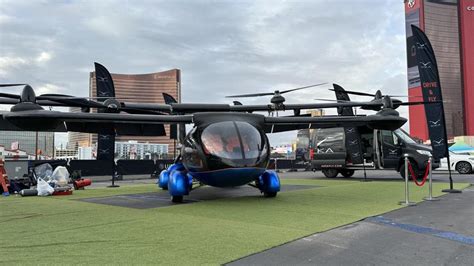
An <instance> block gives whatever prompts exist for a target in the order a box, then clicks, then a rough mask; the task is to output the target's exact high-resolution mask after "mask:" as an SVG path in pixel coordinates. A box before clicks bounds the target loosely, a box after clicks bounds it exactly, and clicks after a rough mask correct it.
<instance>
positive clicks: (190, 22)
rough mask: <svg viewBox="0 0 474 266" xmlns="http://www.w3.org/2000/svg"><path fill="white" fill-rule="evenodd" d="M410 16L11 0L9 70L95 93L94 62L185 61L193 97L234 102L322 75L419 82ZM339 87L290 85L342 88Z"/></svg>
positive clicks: (388, 8)
mask: <svg viewBox="0 0 474 266" xmlns="http://www.w3.org/2000/svg"><path fill="white" fill-rule="evenodd" d="M404 23H405V22H404V6H403V1H402V0H378V1H374V0H358V1H352V0H345V1H344V0H341V1H337V0H327V1H322V0H312V1H309V0H308V1H238V0H234V1H197V0H188V1H171V0H169V1H137V0H134V1H118V0H117V1H104V0H101V1H92V0H91V1H70V0H69V1H58V0H57V1H46V0H41V1H31V0H29V1H27V0H11V1H10V0H0V82H1V83H7V82H8V83H10V82H25V83H29V84H31V85H32V86H33V87H34V88H35V90H36V91H37V94H42V93H65V94H73V95H78V96H87V95H88V75H89V74H88V73H89V72H91V71H93V62H100V63H101V64H103V65H105V66H106V67H107V68H108V69H109V70H110V71H111V72H113V73H130V74H133V73H150V72H156V71H162V70H167V69H172V68H179V69H181V73H182V100H183V102H213V103H229V102H231V101H229V99H225V98H224V96H225V95H229V94H236V93H239V94H240V93H254V92H257V91H259V92H260V91H262V92H267V91H268V92H270V91H273V90H274V89H290V88H293V87H298V86H304V85H309V84H314V83H320V82H329V83H338V84H340V85H342V86H343V87H344V88H346V89H347V90H360V91H369V92H375V90H377V89H382V91H383V92H384V93H387V94H390V93H392V94H407V82H406V48H405V47H406V44H405V26H404V25H405V24H404ZM329 88H330V85H326V86H322V87H317V88H311V89H307V90H303V91H297V92H293V93H289V94H286V95H285V96H286V98H287V103H307V102H311V101H312V99H314V98H328V99H334V98H335V97H334V94H333V93H332V92H330V91H328V89H329ZM2 91H4V92H17V91H18V90H17V89H10V88H2ZM353 98H354V99H355V100H368V99H366V98H362V97H359V98H358V97H353ZM240 100H241V101H242V102H243V103H244V104H245V103H249V104H256V103H268V102H269V98H259V99H253V100H251V99H248V98H243V99H240ZM400 109H401V110H400V113H401V115H403V116H405V117H406V116H407V110H406V109H402V108H400ZM295 135H296V134H295V133H282V134H275V136H273V137H272V138H271V141H272V144H273V145H277V144H282V143H289V142H291V139H292V138H294V137H295ZM57 139H58V141H62V142H64V143H65V142H66V141H67V138H66V137H65V135H64V134H63V135H61V136H58V137H57Z"/></svg>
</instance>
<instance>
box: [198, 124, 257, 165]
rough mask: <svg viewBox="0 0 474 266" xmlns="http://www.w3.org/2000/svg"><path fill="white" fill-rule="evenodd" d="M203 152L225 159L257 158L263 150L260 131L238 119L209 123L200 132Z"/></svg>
mask: <svg viewBox="0 0 474 266" xmlns="http://www.w3.org/2000/svg"><path fill="white" fill-rule="evenodd" d="M201 140H202V144H203V147H204V152H205V153H207V154H212V155H215V156H218V157H221V158H225V159H258V158H260V157H261V156H262V153H263V152H264V151H265V150H264V147H263V146H264V145H263V144H264V141H263V139H262V135H261V134H260V132H259V131H258V130H257V129H256V128H255V127H254V126H252V125H250V124H249V123H246V122H240V121H226V122H219V123H215V124H211V125H210V126H208V127H206V128H205V129H204V131H203V132H202V134H201Z"/></svg>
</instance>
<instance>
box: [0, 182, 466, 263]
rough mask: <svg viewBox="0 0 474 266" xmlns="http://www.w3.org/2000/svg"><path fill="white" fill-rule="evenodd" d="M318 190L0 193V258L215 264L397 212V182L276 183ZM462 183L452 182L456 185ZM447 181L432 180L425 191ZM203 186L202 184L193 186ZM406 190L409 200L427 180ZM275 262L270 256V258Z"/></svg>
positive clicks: (418, 195)
mask: <svg viewBox="0 0 474 266" xmlns="http://www.w3.org/2000/svg"><path fill="white" fill-rule="evenodd" d="M282 183H283V184H301V185H318V186H323V187H318V188H312V189H305V190H298V191H290V192H285V193H279V194H278V196H277V197H276V198H263V197H260V196H252V197H241V198H227V199H221V200H213V201H203V202H199V203H193V204H182V205H175V206H171V207H163V208H153V209H131V208H125V207H114V206H108V205H101V204H94V203H87V202H82V201H77V200H74V199H78V198H89V197H99V196H100V197H102V196H111V195H118V194H135V193H145V192H153V191H157V188H156V185H134V186H122V187H120V188H117V189H108V188H103V189H88V190H84V191H74V195H72V196H63V197H25V198H21V197H18V196H10V197H7V198H1V199H0V224H1V234H0V262H2V263H7V264H168V265H169V264H173V265H176V264H180V265H181V264H192V265H195V264H222V263H226V262H229V261H232V260H235V259H238V258H240V257H243V256H246V255H250V254H253V253H256V252H259V251H262V250H265V249H268V248H271V247H274V246H277V245H281V244H283V243H286V242H288V241H291V240H294V239H297V238H301V237H304V236H307V235H311V234H314V233H316V232H321V231H325V230H329V229H331V228H335V227H338V226H341V225H344V224H348V223H352V222H355V221H358V220H361V219H363V218H365V217H368V216H373V215H378V214H381V213H385V212H388V211H391V210H394V209H398V208H400V207H401V206H399V205H398V204H397V203H398V201H400V200H403V199H404V194H403V193H404V186H403V183H402V182H376V181H374V182H368V183H364V182H359V181H350V180H308V179H305V180H296V179H295V180H293V179H292V180H283V181H282ZM466 186H467V185H466V184H456V188H464V187H466ZM446 187H447V184H439V183H436V184H434V191H435V195H441V193H440V190H441V189H442V188H446ZM201 189H206V188H201ZM410 189H411V200H413V201H420V200H421V198H422V197H423V196H426V195H427V186H425V187H424V188H421V189H420V188H418V187H415V186H414V185H413V184H412V185H411V187H410ZM275 263H277V262H275Z"/></svg>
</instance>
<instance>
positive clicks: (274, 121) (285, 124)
mask: <svg viewBox="0 0 474 266" xmlns="http://www.w3.org/2000/svg"><path fill="white" fill-rule="evenodd" d="M406 121H407V119H405V118H403V117H399V116H395V115H386V116H382V115H369V116H352V117H351V116H347V117H344V116H326V117H265V132H267V133H277V132H283V131H291V130H297V129H304V128H331V127H357V126H368V127H370V128H374V129H384V130H395V129H397V128H400V127H401V126H403V124H405V123H406Z"/></svg>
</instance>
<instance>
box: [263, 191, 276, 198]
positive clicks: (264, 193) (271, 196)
mask: <svg viewBox="0 0 474 266" xmlns="http://www.w3.org/2000/svg"><path fill="white" fill-rule="evenodd" d="M276 195H277V192H263V196H264V197H265V198H274V197H276Z"/></svg>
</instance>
